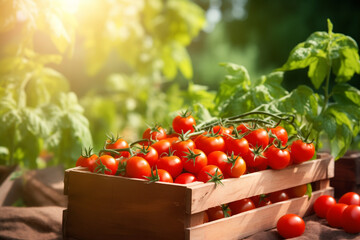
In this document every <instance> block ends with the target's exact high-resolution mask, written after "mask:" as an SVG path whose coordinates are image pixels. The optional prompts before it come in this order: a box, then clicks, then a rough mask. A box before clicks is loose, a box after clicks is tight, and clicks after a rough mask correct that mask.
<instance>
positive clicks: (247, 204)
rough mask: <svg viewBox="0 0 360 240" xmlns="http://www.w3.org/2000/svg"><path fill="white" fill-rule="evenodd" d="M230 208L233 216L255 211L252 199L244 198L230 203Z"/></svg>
mask: <svg viewBox="0 0 360 240" xmlns="http://www.w3.org/2000/svg"><path fill="white" fill-rule="evenodd" d="M229 208H230V209H231V212H232V214H233V215H235V214H238V213H242V212H246V211H249V210H252V209H255V204H254V203H253V201H252V200H251V199H250V198H244V199H241V200H238V201H235V202H231V203H229Z"/></svg>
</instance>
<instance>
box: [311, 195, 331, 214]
mask: <svg viewBox="0 0 360 240" xmlns="http://www.w3.org/2000/svg"><path fill="white" fill-rule="evenodd" d="M335 204H336V201H335V199H334V198H333V197H332V196H329V195H322V196H320V197H318V198H317V199H316V200H315V202H314V211H315V213H316V215H317V216H318V217H320V218H325V217H326V214H327V212H328V210H329V209H330V207H332V206H334V205H335Z"/></svg>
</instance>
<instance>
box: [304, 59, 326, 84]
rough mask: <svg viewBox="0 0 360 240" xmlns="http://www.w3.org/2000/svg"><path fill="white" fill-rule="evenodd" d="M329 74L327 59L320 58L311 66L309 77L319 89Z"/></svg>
mask: <svg viewBox="0 0 360 240" xmlns="http://www.w3.org/2000/svg"><path fill="white" fill-rule="evenodd" d="M327 74H328V65H327V63H326V59H324V58H318V59H316V60H315V61H314V62H313V63H311V64H310V66H309V71H308V76H309V78H310V79H311V82H312V84H313V85H314V87H315V88H316V89H319V87H320V86H321V84H322V83H323V82H324V80H325V77H326V75H327Z"/></svg>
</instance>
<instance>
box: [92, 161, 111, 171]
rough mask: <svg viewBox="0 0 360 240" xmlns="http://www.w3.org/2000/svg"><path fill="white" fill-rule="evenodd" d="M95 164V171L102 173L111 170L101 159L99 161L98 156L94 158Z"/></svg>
mask: <svg viewBox="0 0 360 240" xmlns="http://www.w3.org/2000/svg"><path fill="white" fill-rule="evenodd" d="M96 165H97V166H96V167H95V170H94V172H96V173H102V174H104V173H105V171H106V172H111V170H110V169H109V168H108V167H106V166H105V165H104V164H103V163H102V161H101V159H100V158H98V159H97V160H96Z"/></svg>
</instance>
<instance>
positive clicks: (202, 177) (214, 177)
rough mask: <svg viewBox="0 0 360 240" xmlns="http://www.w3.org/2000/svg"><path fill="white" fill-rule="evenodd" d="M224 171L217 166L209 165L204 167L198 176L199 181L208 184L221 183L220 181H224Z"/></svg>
mask: <svg viewBox="0 0 360 240" xmlns="http://www.w3.org/2000/svg"><path fill="white" fill-rule="evenodd" d="M209 174H210V175H211V176H210V175H209ZM223 178H224V176H223V173H222V171H221V170H220V169H219V168H218V167H217V166H215V165H207V166H205V167H203V168H202V169H201V170H200V172H199V173H198V175H197V180H199V181H202V182H204V183H206V182H209V181H210V182H215V184H218V183H220V180H221V179H223Z"/></svg>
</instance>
